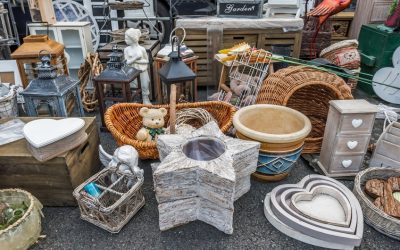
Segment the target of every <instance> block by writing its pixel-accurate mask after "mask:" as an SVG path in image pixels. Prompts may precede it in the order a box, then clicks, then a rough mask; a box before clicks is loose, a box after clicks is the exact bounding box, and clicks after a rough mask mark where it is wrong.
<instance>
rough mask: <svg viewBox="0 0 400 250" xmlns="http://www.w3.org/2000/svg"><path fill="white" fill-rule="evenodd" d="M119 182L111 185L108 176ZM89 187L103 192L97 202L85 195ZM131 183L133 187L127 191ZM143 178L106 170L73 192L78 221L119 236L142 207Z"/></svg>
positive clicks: (143, 201) (95, 199)
mask: <svg viewBox="0 0 400 250" xmlns="http://www.w3.org/2000/svg"><path fill="white" fill-rule="evenodd" d="M113 174H115V175H116V176H117V178H118V180H117V181H116V182H114V183H111V181H110V180H111V175H113ZM89 183H95V185H96V186H97V187H98V188H99V189H100V190H101V191H102V193H101V195H100V196H99V197H98V198H95V197H93V196H90V195H89V194H87V193H86V192H85V191H84V186H86V185H87V184H89ZM128 183H131V185H132V187H130V188H129V187H128ZM142 185H143V176H139V177H137V176H135V175H132V174H128V173H122V172H119V171H115V170H113V169H110V168H105V169H103V170H102V171H100V172H99V173H97V174H95V175H94V176H92V177H90V178H89V179H88V180H87V181H85V182H84V183H82V184H81V185H79V186H78V187H77V188H76V189H75V190H74V192H73V195H74V197H75V198H76V200H77V202H78V205H79V209H80V211H81V218H82V219H83V220H86V221H88V222H90V223H93V224H95V225H96V226H99V227H101V228H103V229H105V230H107V231H109V232H111V233H118V232H119V231H120V230H121V229H122V227H123V226H125V225H126V223H128V222H129V220H130V219H131V218H132V217H133V216H134V215H135V214H136V213H137V211H139V209H140V208H142V207H143V206H144V203H145V200H144V196H143V193H142Z"/></svg>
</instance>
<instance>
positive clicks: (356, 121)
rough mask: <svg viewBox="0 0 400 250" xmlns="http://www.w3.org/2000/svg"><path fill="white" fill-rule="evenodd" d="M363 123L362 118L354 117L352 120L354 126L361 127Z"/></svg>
mask: <svg viewBox="0 0 400 250" xmlns="http://www.w3.org/2000/svg"><path fill="white" fill-rule="evenodd" d="M362 123H363V120H362V119H353V120H352V121H351V124H352V125H353V127H354V128H358V127H360V126H361V124H362Z"/></svg>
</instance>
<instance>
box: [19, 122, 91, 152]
mask: <svg viewBox="0 0 400 250" xmlns="http://www.w3.org/2000/svg"><path fill="white" fill-rule="evenodd" d="M84 125H85V121H84V120H82V119H80V118H66V119H61V120H55V119H38V120H34V121H31V122H28V123H27V124H26V125H25V126H24V129H23V131H24V136H25V139H26V140H27V141H28V142H29V143H30V144H31V145H32V146H34V147H35V148H41V147H44V146H47V145H49V144H51V143H54V142H56V141H59V140H61V139H63V138H65V137H67V136H70V135H72V134H74V133H76V132H78V131H79V130H80V129H82V128H83V126H84Z"/></svg>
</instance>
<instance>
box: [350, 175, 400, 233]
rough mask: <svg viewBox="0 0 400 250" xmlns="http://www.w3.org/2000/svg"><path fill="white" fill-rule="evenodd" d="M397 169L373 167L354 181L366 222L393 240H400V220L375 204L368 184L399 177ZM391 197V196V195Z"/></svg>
mask: <svg viewBox="0 0 400 250" xmlns="http://www.w3.org/2000/svg"><path fill="white" fill-rule="evenodd" d="M399 176H400V170H399V169H397V168H381V167H371V168H368V169H366V170H364V171H361V172H360V173H358V175H357V176H356V178H355V180H354V189H353V192H354V194H355V196H356V197H357V199H358V200H359V202H360V204H361V208H362V210H363V213H364V218H365V222H366V223H367V224H368V225H370V226H371V227H373V228H375V229H376V230H377V231H379V232H380V233H383V234H385V235H387V236H389V237H391V238H394V239H397V240H400V220H399V219H398V218H395V217H392V216H390V215H388V214H386V213H385V212H384V211H383V210H381V209H379V208H378V207H377V206H376V205H375V204H374V203H373V201H374V199H373V197H371V196H369V195H368V193H367V192H366V190H365V188H366V183H367V182H368V181H369V180H371V179H379V180H388V179H389V178H391V177H399ZM389 195H390V194H389Z"/></svg>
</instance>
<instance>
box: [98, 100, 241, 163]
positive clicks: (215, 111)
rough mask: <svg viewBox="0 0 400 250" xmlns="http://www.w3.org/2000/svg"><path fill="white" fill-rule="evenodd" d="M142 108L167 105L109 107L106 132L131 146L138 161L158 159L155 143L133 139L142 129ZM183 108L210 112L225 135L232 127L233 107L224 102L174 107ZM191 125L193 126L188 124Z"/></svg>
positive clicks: (182, 104)
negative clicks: (135, 151) (137, 154)
mask: <svg viewBox="0 0 400 250" xmlns="http://www.w3.org/2000/svg"><path fill="white" fill-rule="evenodd" d="M142 107H149V108H162V107H163V108H167V109H168V107H169V105H143V104H139V103H119V104H115V105H113V106H111V107H110V108H109V109H108V110H107V112H106V113H105V115H104V120H105V123H106V126H107V128H108V130H109V131H110V132H111V134H112V135H113V136H114V139H115V140H116V141H117V144H118V145H120V146H122V145H125V144H128V145H132V146H133V147H134V148H136V150H137V151H138V152H139V157H140V159H158V157H159V156H158V151H157V145H156V142H143V141H138V140H136V139H135V136H136V133H137V132H138V131H139V129H141V127H142V118H141V117H140V115H139V110H140V108H142ZM184 108H203V109H205V110H207V111H208V112H210V114H211V115H212V116H213V117H214V119H215V120H216V121H217V122H218V125H219V127H220V129H221V131H222V132H224V133H226V132H227V131H228V130H229V129H230V127H231V126H232V119H233V115H234V113H235V111H236V109H235V107H233V106H232V105H230V104H228V103H225V102H219V101H214V102H195V103H181V104H177V105H176V109H177V110H180V109H184ZM168 120H169V114H168V115H167V116H165V124H168ZM189 125H193V124H189ZM193 126H195V125H193Z"/></svg>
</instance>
